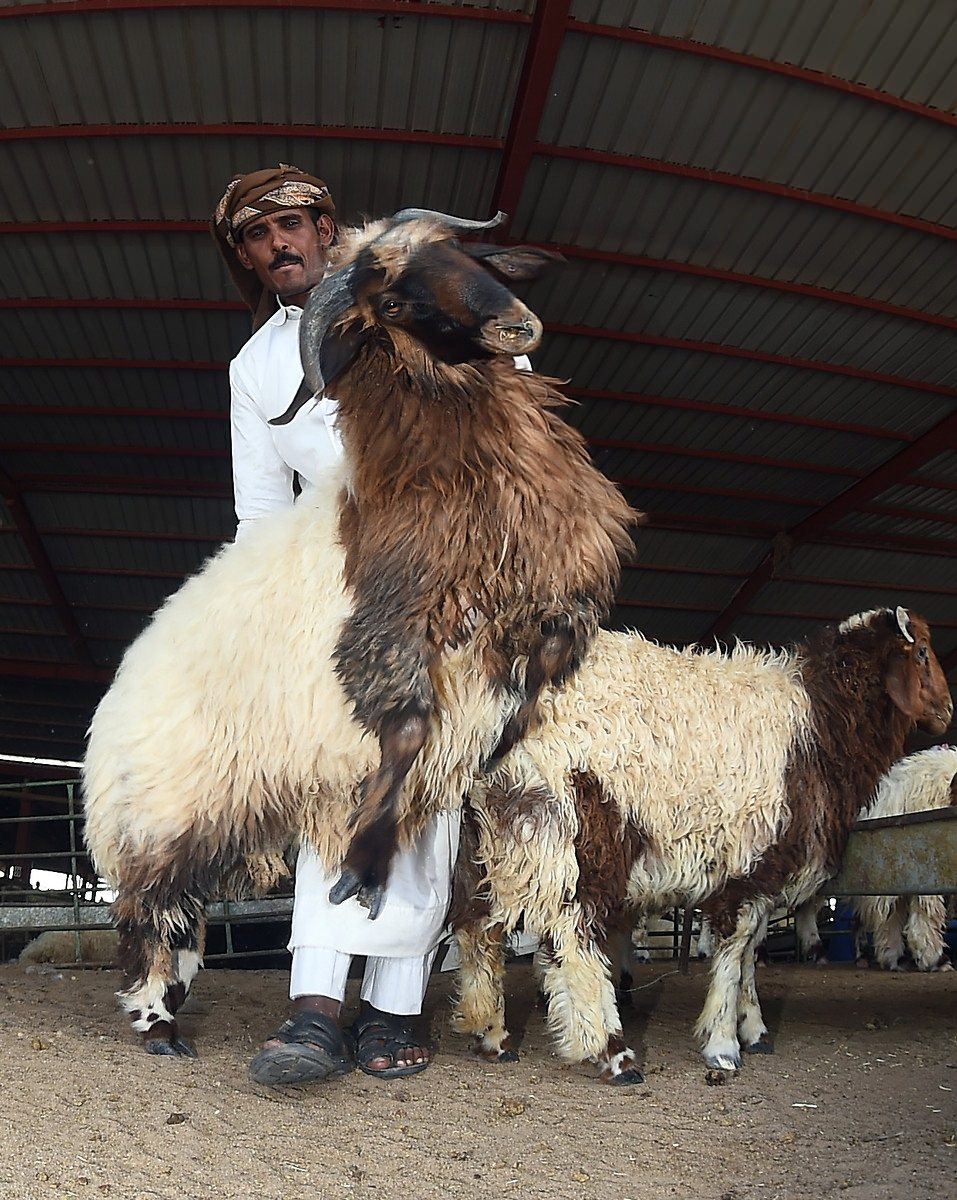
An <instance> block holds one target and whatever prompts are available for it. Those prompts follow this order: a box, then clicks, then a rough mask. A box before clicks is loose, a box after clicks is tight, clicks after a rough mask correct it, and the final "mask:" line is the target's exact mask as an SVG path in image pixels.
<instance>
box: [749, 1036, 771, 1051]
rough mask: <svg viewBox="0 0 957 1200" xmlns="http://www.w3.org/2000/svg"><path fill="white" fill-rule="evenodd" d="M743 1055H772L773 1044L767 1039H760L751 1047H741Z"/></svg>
mask: <svg viewBox="0 0 957 1200" xmlns="http://www.w3.org/2000/svg"><path fill="white" fill-rule="evenodd" d="M741 1049H742V1050H743V1051H744V1052H745V1054H773V1053H774V1042H772V1041H771V1039H770V1038H769V1037H761V1038H759V1039H758V1040H757V1041H756V1042H754V1043H753V1045H751V1046H742V1047H741Z"/></svg>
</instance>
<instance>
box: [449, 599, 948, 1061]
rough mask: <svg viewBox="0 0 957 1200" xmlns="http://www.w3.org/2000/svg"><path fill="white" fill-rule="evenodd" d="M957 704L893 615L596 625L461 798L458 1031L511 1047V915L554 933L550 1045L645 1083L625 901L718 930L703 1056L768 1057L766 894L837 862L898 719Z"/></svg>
mask: <svg viewBox="0 0 957 1200" xmlns="http://www.w3.org/2000/svg"><path fill="white" fill-rule="evenodd" d="M952 713H953V704H952V701H951V698H950V694H949V692H948V690H947V684H946V680H945V677H944V674H943V671H942V670H941V667H940V664H939V662H938V661H937V659H936V657H935V655H934V653H933V650H932V648H931V645H930V634H929V630H928V626H927V623H926V621H925V620H924V619H923V618H922V617H920V616H918V615H917V614H916V613H908V612H907V611H906V610H905V609H903V608H898V609H897V610H896V611H894V610H889V609H876V610H872V611H869V612H866V613H862V614H858V615H856V616H854V617H851V618H849V619H848V620H846V621H844V622H843V623H841V624H840V625H839V626H838V627H837V628H828V629H826V630H824V631H822V632H821V633H820V634H819V635H818V636H817V637H816V638H814V639H812V640H811V641H810V642H808V643H806V644H802V645H798V646H796V647H794V648H791V649H786V650H781V651H778V652H769V651H762V650H758V649H756V648H752V647H748V646H746V645H742V644H738V645H737V646H736V647H735V648H734V649H733V650H731V651H730V652H728V653H719V652H709V653H705V652H697V651H693V650H686V651H678V650H674V649H670V648H667V647H662V646H658V645H656V644H655V643H653V642H649V641H646V640H645V639H643V638H642V637H640V636H638V635H636V634H622V633H610V632H605V631H602V632H601V633H600V634H599V635H598V636H597V637H596V639H595V640H594V641H593V643H592V646H591V648H590V650H589V652H588V654H587V656H586V658H585V661H584V662H583V664H582V666H581V668H580V670H579V672H578V674H577V675H576V676H575V677H574V679H572V680H571V681H570V682H569V683H568V684H567V685H566V687H565V689H564V690H562V691H560V692H559V691H554V690H549V691H548V692H547V693H546V694H545V696H544V697H543V700H542V722H541V725H540V726H539V727H538V728H537V729H535V730H533V731H530V732H529V734H528V735H527V736H526V738H525V740H524V741H523V742H522V743H520V744H519V745H518V746H516V747H515V749H514V750H513V751H512V753H511V755H510V756H509V757H508V759H507V760H506V761H505V762H504V763H503V764H501V766H500V767H499V769H498V770H497V772H496V773H495V774H494V775H493V776H491V777H489V778H487V779H485V778H483V779H479V780H477V781H476V785H475V787H474V788H473V790H472V793H471V795H470V798H469V799H470V807H471V810H472V814H473V815H472V822H473V824H474V826H475V828H474V829H473V830H472V831H471V832H470V835H469V842H468V847H469V850H470V853H471V854H472V857H473V858H474V862H473V863H471V864H467V866H468V867H469V869H470V870H471V871H474V872H475V874H476V876H477V878H478V879H479V880H483V879H484V882H483V883H482V884H481V886H480V888H479V895H478V897H477V900H476V902H475V905H474V906H473V909H472V912H471V914H466V915H465V916H464V918H460V929H459V932H458V942H459V953H460V960H461V965H460V981H459V995H458V1004H457V1009H456V1014H455V1019H454V1020H455V1025H456V1027H457V1028H458V1029H459V1030H460V1031H461V1032H464V1033H467V1034H471V1035H472V1036H473V1037H474V1038H475V1039H476V1049H477V1050H478V1051H479V1052H480V1053H481V1054H482V1055H483V1056H484V1057H486V1058H488V1059H490V1060H495V1059H498V1058H502V1057H509V1056H510V1053H511V1044H510V1041H509V1035H508V1031H507V1029H506V1027H505V1020H504V1004H503V1000H502V995H501V971H500V962H499V960H498V957H497V956H498V954H499V950H498V945H497V935H498V931H499V930H501V929H504V930H505V931H508V930H509V929H511V928H512V927H513V926H514V925H515V923H516V922H517V921H518V920H519V919H520V918H521V919H523V920H524V923H525V927H526V928H528V929H530V930H531V931H532V932H533V933H535V934H537V935H538V936H539V937H540V938H541V939H542V941H543V943H544V944H545V946H546V947H547V954H548V963H547V966H546V970H545V977H544V986H545V990H546V993H547V995H548V1002H549V1017H548V1019H549V1024H550V1026H551V1029H552V1032H553V1033H554V1035H555V1036H556V1038H557V1040H558V1049H559V1053H560V1055H561V1056H562V1057H563V1058H565V1059H566V1060H568V1061H572V1062H577V1061H583V1060H592V1061H595V1062H597V1063H598V1064H599V1065H600V1066H601V1069H602V1076H603V1078H604V1079H605V1080H606V1081H607V1082H609V1083H617V1084H621V1083H635V1082H638V1081H640V1079H641V1072H640V1070H639V1069H638V1067H637V1063H636V1060H635V1056H634V1053H633V1052H632V1051H631V1050H630V1048H629V1047H628V1046H627V1045H626V1044H625V1042H624V1040H623V1038H622V1036H621V1023H620V1018H619V1015H618V1011H617V1007H616V1004H615V996H614V989H613V987H612V981H611V978H610V970H609V963H608V958H607V945H608V931H609V929H611V928H613V927H614V926H615V925H616V924H617V923H620V921H621V920H622V917H623V914H626V913H631V914H639V915H640V914H642V913H645V912H653V911H660V909H661V908H663V907H665V906H668V905H675V904H677V905H682V906H687V905H689V904H690V905H695V906H696V907H699V908H701V909H702V911H703V913H704V915H705V916H706V917H707V918H708V920H709V921H710V923H711V925H712V928H713V930H714V932H715V935H716V937H717V946H716V949H715V955H714V960H713V965H712V979H711V985H710V988H709V991H708V996H707V1000H706V1003H705V1006H704V1010H703V1012H702V1014H701V1017H700V1019H699V1020H698V1023H697V1025H696V1034H697V1037H698V1039H699V1041H700V1044H701V1048H702V1053H703V1055H704V1058H705V1061H706V1063H707V1064H708V1066H709V1067H711V1068H718V1069H721V1070H725V1071H733V1070H737V1069H738V1067H739V1066H740V1063H741V1057H740V1048H739V1042H740V1047H743V1048H744V1049H745V1050H747V1051H750V1052H759V1053H760V1052H768V1051H770V1049H771V1045H770V1041H769V1039H768V1034H767V1029H766V1027H765V1025H764V1022H763V1020H762V1017H761V1010H760V1006H759V1004H758V997H757V993H756V990H755V980H754V949H755V947H756V946H757V945H758V944H759V942H760V941H761V940H762V939H763V937H764V934H765V931H766V925H767V919H768V915H769V913H770V911H771V909H772V907H773V905H774V903H775V901H776V899H777V898H778V897H780V898H781V900H782V902H783V903H785V904H787V905H789V906H794V905H797V904H799V903H801V902H802V901H804V900H805V899H808V898H809V897H811V896H813V895H815V894H816V892H817V890H818V889H819V887H820V886H821V884H822V883H823V882H824V881H825V880H826V879H828V878H830V877H831V876H833V875H834V874H835V873H836V870H837V868H838V866H839V864H840V861H841V856H842V854H843V850H844V845H845V841H846V839H847V835H848V831H849V830H850V827H851V824H852V823H853V821H854V819H855V818H856V816H857V813H858V811H859V810H860V808H861V807H862V806H863V804H864V803H865V802H866V800H867V799H868V798H869V797H870V796H871V795H872V794H873V791H874V787H875V786H876V784H877V781H878V779H879V778H880V776H881V774H882V773H883V772H884V770H886V768H887V767H888V766H889V765H890V763H891V762H893V761H894V760H895V759H896V758H898V757H899V756H900V754H901V752H902V750H903V745H904V739H905V737H906V735H907V733H908V732H909V731H910V729H911V728H912V727H913V725H914V724H915V723H917V724H921V725H923V726H924V727H925V728H927V729H928V730H929V731H930V732H931V733H934V734H939V733H941V732H943V730H944V729H945V728H946V726H947V724H948V722H949V720H950V718H951V716H952ZM460 861H461V858H460ZM463 869H464V868H463ZM463 888H464V885H463ZM482 902H484V906H485V910H486V911H485V913H484V915H483V913H482V911H481V903H482ZM461 911H464V910H461Z"/></svg>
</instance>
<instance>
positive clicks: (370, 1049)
mask: <svg viewBox="0 0 957 1200" xmlns="http://www.w3.org/2000/svg"><path fill="white" fill-rule="evenodd" d="M350 1032H351V1034H352V1036H353V1037H354V1038H355V1043H356V1063H357V1065H358V1067H359V1070H360V1071H365V1073H366V1074H367V1075H376V1076H378V1077H379V1078H380V1079H398V1078H399V1076H401V1075H417V1074H418V1073H419V1072H420V1071H424V1070H425V1068H426V1067H427V1066H428V1065H429V1063H430V1062H431V1059H428V1058H426V1059H424V1060H423V1061H422V1062H419V1063H406V1064H405V1065H404V1066H399V1065H398V1064H397V1063H396V1061H395V1060H396V1056H397V1055H398V1053H399V1051H400V1050H405V1049H406V1048H407V1047H408V1046H419V1045H421V1042H420V1040H419V1038H418V1037H416V1035H415V1034H414V1033H413V1032H412V1030H411V1029H410V1028H409V1025H408V1023H407V1022H406V1021H405V1019H404V1018H403V1017H400V1016H397V1015H395V1014H393V1013H380V1012H376V1013H375V1014H371V1013H370V1014H368V1015H366V1016H361V1015H360V1016H359V1017H357V1018H356V1022H355V1024H354V1025H353V1026H352V1028H351V1030H350ZM386 1057H389V1058H391V1059H392V1066H391V1067H381V1068H379V1069H378V1070H377V1069H376V1068H374V1067H370V1066H369V1063H370V1062H372V1060H373V1059H374V1058H386Z"/></svg>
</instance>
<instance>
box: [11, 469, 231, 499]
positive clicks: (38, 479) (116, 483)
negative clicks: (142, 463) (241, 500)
mask: <svg viewBox="0 0 957 1200" xmlns="http://www.w3.org/2000/svg"><path fill="white" fill-rule="evenodd" d="M18 482H19V484H20V488H21V490H22V491H25V492H27V491H31V492H88V493H89V494H90V495H94V496H96V495H107V496H109V495H128V496H168V495H173V496H177V497H181V498H183V499H187V500H232V498H233V488H232V484H231V483H228V482H226V481H225V480H219V479H161V478H156V477H151V476H143V475H110V476H100V477H97V476H91V475H52V474H45V473H43V474H40V473H38V474H35V475H21V476H19V477H18Z"/></svg>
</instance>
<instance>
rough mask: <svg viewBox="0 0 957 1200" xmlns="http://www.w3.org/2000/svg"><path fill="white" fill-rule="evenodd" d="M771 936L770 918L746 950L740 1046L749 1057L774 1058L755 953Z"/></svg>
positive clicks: (739, 1010)
mask: <svg viewBox="0 0 957 1200" xmlns="http://www.w3.org/2000/svg"><path fill="white" fill-rule="evenodd" d="M767 933H768V914H767V913H765V914H764V919H763V920H762V921H761V924H760V925H759V926H758V928H757V929H756V930H755V933H754V936H753V937H752V939H751V942H750V944H749V945H748V946H747V947H745V951H744V957H743V959H742V961H741V990H740V992H739V994H738V1042H739V1043H740V1045H741V1049H742V1050H744V1051H745V1052H746V1053H747V1054H773V1053H774V1045H773V1043H772V1042H771V1039H770V1037H769V1036H768V1027H767V1025H765V1023H764V1017H763V1016H762V1015H761V1002H760V1001H759V1000H758V989H757V984H756V981H755V977H754V976H755V972H754V966H755V961H756V956H755V950H756V949H757V947H758V946H759V945H760V944H761V942H763V941H764V939H765V938H766V937H767Z"/></svg>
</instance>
